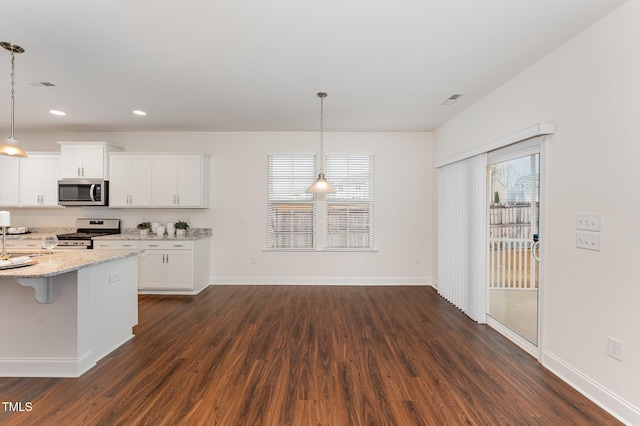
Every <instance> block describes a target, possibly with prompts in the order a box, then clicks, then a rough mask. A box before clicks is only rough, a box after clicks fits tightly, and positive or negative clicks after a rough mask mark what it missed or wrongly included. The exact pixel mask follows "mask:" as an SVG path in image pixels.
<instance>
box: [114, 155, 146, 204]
mask: <svg viewBox="0 0 640 426" xmlns="http://www.w3.org/2000/svg"><path fill="white" fill-rule="evenodd" d="M112 177H113V175H112ZM130 195H131V198H130V204H131V205H132V206H135V207H150V206H151V156H148V155H133V156H131V192H130Z"/></svg>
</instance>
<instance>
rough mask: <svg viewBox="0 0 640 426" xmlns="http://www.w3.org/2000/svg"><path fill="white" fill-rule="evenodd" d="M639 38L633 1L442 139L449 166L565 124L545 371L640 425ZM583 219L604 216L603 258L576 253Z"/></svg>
mask: <svg viewBox="0 0 640 426" xmlns="http://www.w3.org/2000/svg"><path fill="white" fill-rule="evenodd" d="M540 24H541V25H544V23H543V22H541V23H540ZM638 40H640V1H638V0H632V1H630V2H628V3H626V4H624V5H623V6H621V8H619V9H617V10H616V11H614V12H613V13H611V14H610V15H608V16H607V17H605V18H604V19H602V20H601V21H599V22H597V23H596V24H595V25H593V26H592V27H590V28H589V29H587V30H586V31H584V32H583V33H582V34H580V35H578V36H577V37H575V38H574V39H573V40H570V41H569V42H568V43H566V44H565V45H563V46H561V47H560V48H559V49H557V50H556V51H554V52H552V53H551V54H550V55H548V56H547V57H545V58H544V59H542V60H541V61H539V62H538V63H536V64H535V65H534V66H532V67H531V68H529V69H528V70H527V71H525V72H524V73H522V74H521V75H519V76H518V77H516V78H515V79H513V80H512V81H510V82H508V83H507V84H505V85H504V86H503V87H501V88H499V89H498V90H496V91H495V92H493V93H492V94H491V95H490V96H488V97H486V98H485V99H483V100H482V101H481V102H479V103H477V104H475V105H473V106H472V107H470V108H468V109H467V110H466V111H464V112H463V113H461V114H459V115H458V116H457V117H455V118H454V119H452V120H450V121H449V122H447V123H446V124H444V125H443V126H441V127H440V128H439V129H437V131H436V132H435V136H434V138H435V161H441V160H445V159H447V158H450V157H452V156H454V155H456V154H459V153H462V152H465V151H467V150H470V149H471V148H474V147H477V146H480V145H483V144H486V143H489V142H492V141H494V140H497V139H500V138H502V137H504V136H507V135H509V134H512V133H515V132H517V131H519V130H522V129H525V128H527V127H529V126H532V125H534V124H535V123H538V122H544V121H551V122H555V123H556V124H557V133H556V134H555V136H553V137H550V138H549V139H548V143H547V150H546V155H547V157H546V160H547V162H546V165H544V168H545V171H546V179H547V184H546V186H545V191H546V196H545V198H544V204H545V207H544V208H545V217H544V221H545V228H546V232H545V234H544V235H543V240H542V241H543V250H544V266H543V268H544V269H543V277H544V301H543V302H544V312H543V314H542V318H543V333H544V334H543V341H542V348H543V350H544V351H545V357H544V358H543V362H545V364H546V365H547V366H549V367H551V368H553V369H555V370H556V371H558V372H560V373H561V374H563V375H565V377H567V378H568V379H570V380H571V381H573V382H574V384H578V383H577V382H580V383H579V385H580V386H581V387H582V389H583V390H585V391H586V392H589V393H591V395H592V397H595V398H598V399H599V400H600V402H601V403H604V404H606V405H607V406H608V407H609V408H610V409H613V410H614V411H617V412H618V414H619V415H621V416H623V417H625V418H626V419H627V420H628V421H630V422H632V423H634V424H640V414H639V413H640V411H639V410H638V407H640V387H639V386H640V385H639V383H640V333H639V332H638V326H639V325H640V278H639V274H638V264H637V263H636V262H637V261H638V259H640V238H639V237H640V222H639V221H638V217H640V201H639V200H640V198H639V197H638V193H639V190H638V184H639V183H640V167H638V161H639V160H640V142H639V137H638V134H639V124H638V123H640V49H639V48H638ZM579 212H592V213H600V214H601V215H602V232H601V241H602V251H600V252H594V251H586V250H579V249H576V247H575V217H576V213H579ZM608 336H612V337H615V338H616V339H618V340H620V341H622V342H623V361H622V362H620V361H617V360H615V359H613V358H611V357H609V356H607V354H606V351H607V337H608ZM572 369H573V370H572ZM616 397H619V398H620V399H616ZM621 400H626V402H627V403H630V404H632V405H633V406H635V407H630V406H628V405H625V404H624V402H623V401H621ZM634 416H635V417H634ZM629 419H632V421H631V420H629Z"/></svg>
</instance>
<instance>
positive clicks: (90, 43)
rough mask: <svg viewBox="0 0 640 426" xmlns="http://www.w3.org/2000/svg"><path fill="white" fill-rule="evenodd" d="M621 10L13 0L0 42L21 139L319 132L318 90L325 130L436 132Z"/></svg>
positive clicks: (445, 0) (531, 3)
mask: <svg viewBox="0 0 640 426" xmlns="http://www.w3.org/2000/svg"><path fill="white" fill-rule="evenodd" d="M624 1H625V0H396V1H388V0H348V1H345V0H323V1H317V0H316V1H309V0H272V1H264V0H235V1H233V0H180V1H175V0H171V1H170V0H135V1H132V0H92V1H87V0H50V1H42V0H20V1H11V2H7V4H6V5H4V6H3V16H4V19H3V23H2V26H1V27H0V41H8V42H11V43H14V44H17V45H20V46H21V47H23V48H24V49H25V50H26V52H25V53H23V54H21V55H16V60H15V66H16V89H15V90H16V92H15V105H16V115H15V128H16V137H18V138H20V133H21V132H76V131H78V132H94V131H95V132H111V131H308V130H317V129H318V128H319V112H320V101H319V99H318V98H317V97H316V93H317V92H318V91H325V92H327V93H328V97H327V98H326V99H325V129H326V130H327V131H430V130H433V129H435V128H436V127H437V126H439V125H440V124H442V123H443V122H444V121H446V120H447V119H449V118H451V117H453V116H454V115H456V114H458V113H459V112H460V111H462V110H463V109H464V108H466V107H468V106H469V105H471V104H473V103H474V102H476V101H478V100H479V99H481V98H482V97H484V96H485V95H487V94H488V93H490V92H491V91H492V90H494V89H496V88H497V87H499V86H500V85H502V84H504V83H505V82H506V81H508V80H509V79H511V78H513V77H514V76H515V75H517V74H518V73H519V72H521V71H523V70H524V69H526V68H527V67H528V66H530V65H531V64H532V63H534V62H535V61H537V60H538V59H540V58H541V57H543V56H544V55H545V54H547V53H549V52H550V51H552V50H553V49H555V48H556V47H558V46H560V45H561V44H563V43H564V42H566V41H567V40H569V39H570V38H571V37H573V36H574V35H576V34H577V33H578V32H580V31H581V30H582V29H584V28H586V27H587V26H589V25H590V24H592V23H593V22H595V21H596V20H597V19H599V18H600V17H602V16H604V15H605V14H607V13H608V12H609V11H611V10H613V9H614V8H616V7H617V6H619V5H620V4H622V3H624ZM3 70H4V71H3ZM3 73H4V74H5V75H6V77H4V78H2V74H3ZM9 74H10V54H9V52H7V51H5V50H4V49H1V51H0V81H1V82H2V83H0V131H2V132H3V136H4V133H7V132H9V120H10V83H9V81H10V80H9ZM34 82H48V83H52V84H54V85H55V86H53V87H49V86H34V85H33V83H34ZM454 93H463V94H465V96H463V97H461V98H460V99H459V100H458V102H457V103H455V104H453V105H450V106H442V105H441V104H442V102H443V101H445V100H446V99H447V98H448V97H449V96H451V95H452V94H454ZM51 109H57V110H62V111H65V112H66V116H64V117H58V116H54V115H51V114H50V113H49V110H51ZM134 109H140V110H144V111H146V112H147V115H146V116H144V117H140V116H135V115H133V114H132V110H134Z"/></svg>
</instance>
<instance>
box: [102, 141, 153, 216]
mask: <svg viewBox="0 0 640 426" xmlns="http://www.w3.org/2000/svg"><path fill="white" fill-rule="evenodd" d="M151 159H152V156H151V155H145V154H124V153H111V154H110V155H109V170H110V171H109V176H111V180H110V182H109V207H151Z"/></svg>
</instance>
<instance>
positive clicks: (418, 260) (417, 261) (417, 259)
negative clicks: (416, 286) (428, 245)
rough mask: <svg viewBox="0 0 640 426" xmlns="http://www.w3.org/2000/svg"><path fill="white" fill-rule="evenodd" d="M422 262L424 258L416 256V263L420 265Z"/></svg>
mask: <svg viewBox="0 0 640 426" xmlns="http://www.w3.org/2000/svg"><path fill="white" fill-rule="evenodd" d="M421 263H422V259H420V258H419V257H416V265H420V264H421Z"/></svg>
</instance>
